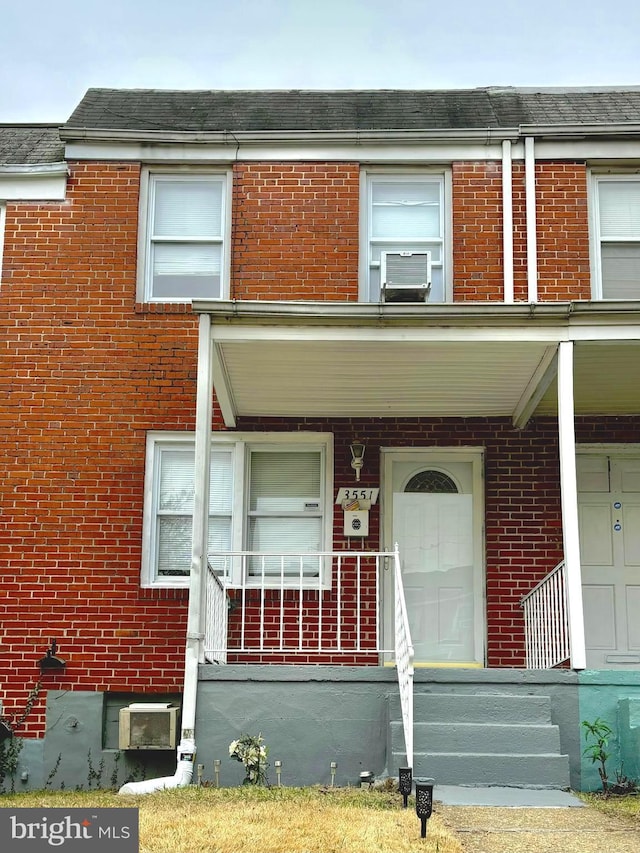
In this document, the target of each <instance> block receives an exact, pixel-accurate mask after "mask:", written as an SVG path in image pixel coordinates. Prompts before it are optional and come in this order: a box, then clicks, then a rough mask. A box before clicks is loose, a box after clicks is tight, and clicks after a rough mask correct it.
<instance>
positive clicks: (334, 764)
mask: <svg viewBox="0 0 640 853" xmlns="http://www.w3.org/2000/svg"><path fill="white" fill-rule="evenodd" d="M337 769H338V762H337V761H332V762H331V787H332V788H333V786H334V785H335V783H336V770H337Z"/></svg>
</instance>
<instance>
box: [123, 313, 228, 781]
mask: <svg viewBox="0 0 640 853" xmlns="http://www.w3.org/2000/svg"><path fill="white" fill-rule="evenodd" d="M211 361H212V360H211V318H210V316H209V315H208V314H201V315H200V320H199V337H198V385H197V396H196V438H195V477H194V486H195V489H194V491H195V494H194V502H193V536H192V546H191V573H190V575H189V612H188V615H187V639H186V648H185V663H184V687H183V691H182V731H181V738H180V745H179V746H178V766H177V768H176V772H175V774H174V775H173V776H165V777H162V778H160V779H145V780H144V781H142V782H128V783H127V784H126V785H123V786H122V788H120V791H119V793H120V794H149V793H152V792H153V791H159V790H162V789H163V788H181V787H184V786H185V785H189V784H190V783H191V780H192V778H193V766H194V761H195V755H196V741H195V729H196V700H197V695H198V667H199V665H200V664H201V663H204V620H205V617H206V595H207V585H206V577H207V542H208V533H209V530H208V528H209V472H210V466H211V418H212V414H213V374H212V369H211Z"/></svg>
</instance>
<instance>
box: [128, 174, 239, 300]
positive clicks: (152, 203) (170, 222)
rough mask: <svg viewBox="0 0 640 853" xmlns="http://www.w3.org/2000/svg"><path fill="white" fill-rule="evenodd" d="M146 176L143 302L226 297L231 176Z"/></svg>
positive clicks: (142, 241)
mask: <svg viewBox="0 0 640 853" xmlns="http://www.w3.org/2000/svg"><path fill="white" fill-rule="evenodd" d="M145 177H146V183H145V184H143V197H142V198H143V211H146V216H144V226H145V227H144V228H143V229H142V232H141V246H140V250H141V251H140V253H141V255H142V257H143V263H142V268H141V286H142V290H143V301H145V302H188V301H190V300H191V299H221V298H223V297H224V296H225V295H226V279H227V275H226V269H227V266H228V260H227V255H228V251H227V250H228V242H229V241H228V236H227V235H228V230H229V222H228V219H229V217H228V207H229V201H228V195H229V184H230V180H229V177H228V175H227V174H226V173H224V172H219V173H214V174H202V173H191V172H178V173H168V172H157V173H156V172H148V173H145ZM145 186H146V192H145V191H144V188H145Z"/></svg>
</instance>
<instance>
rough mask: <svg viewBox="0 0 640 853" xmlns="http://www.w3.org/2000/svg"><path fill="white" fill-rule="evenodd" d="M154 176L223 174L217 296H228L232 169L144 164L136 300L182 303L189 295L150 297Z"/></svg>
mask: <svg viewBox="0 0 640 853" xmlns="http://www.w3.org/2000/svg"><path fill="white" fill-rule="evenodd" d="M156 175H158V176H159V175H164V176H167V177H170V176H172V175H175V176H176V177H185V176H191V177H193V178H194V179H196V178H197V177H198V176H200V177H205V178H206V177H214V178H215V177H222V178H223V179H224V188H223V193H222V220H223V224H222V257H221V261H220V276H221V281H220V297H219V299H221V300H222V299H229V293H230V270H231V199H232V195H233V187H232V172H231V169H206V170H205V169H202V168H199V169H194V168H193V167H185V166H183V167H179V166H176V167H175V168H158V167H154V168H149V167H145V168H143V170H142V174H141V176H140V201H139V208H138V265H137V284H136V301H137V302H141V303H143V302H147V303H161V304H169V303H175V304H184V303H185V302H190V301H191V299H190V298H186V299H176V298H172V299H169V298H163V299H155V298H152V297H151V268H150V246H151V241H150V239H149V237H148V235H149V231H150V227H151V215H152V206H151V205H150V204H149V200H150V197H151V188H152V183H153V178H154V176H156Z"/></svg>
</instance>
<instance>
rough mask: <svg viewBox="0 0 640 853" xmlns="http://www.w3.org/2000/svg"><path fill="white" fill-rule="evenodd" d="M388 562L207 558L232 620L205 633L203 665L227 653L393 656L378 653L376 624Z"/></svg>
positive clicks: (355, 555) (367, 554) (371, 557)
mask: <svg viewBox="0 0 640 853" xmlns="http://www.w3.org/2000/svg"><path fill="white" fill-rule="evenodd" d="M393 557H394V554H393V552H392V553H385V552H371V551H360V552H358V551H337V552H319V553H313V554H309V553H305V554H286V555H282V554H275V553H266V552H256V551H233V552H225V553H216V554H210V555H209V564H210V566H211V567H212V569H211V572H210V583H212V581H211V576H212V577H214V578H215V579H216V580H217V581H218V583H219V584H220V585H221V586H222V587H224V590H225V591H226V594H227V596H228V605H229V611H230V612H229V622H228V626H227V630H226V631H225V632H222V631H221V630H220V629H218V628H216V629H215V630H214V629H210V628H209V626H208V625H207V630H206V639H205V655H206V657H207V659H209V658H211V657H214V658H216V659H218V658H219V657H220V656H221V655H226V653H227V652H228V653H230V654H234V655H267V654H278V653H281V654H282V655H287V656H290V655H307V656H310V655H314V654H315V655H323V654H324V655H328V654H331V655H334V654H337V655H347V654H359V653H369V652H371V653H373V654H382V653H384V652H387V653H391V652H392V649H390V648H389V649H385V648H384V647H383V641H382V628H381V619H380V618H379V617H380V610H381V579H382V572H383V569H384V566H385V562H384V561H385V560H386V559H388V558H391V559H393ZM208 597H209V596H208ZM211 598H212V599H213V598H215V596H214V595H212V596H211ZM209 618H210V617H209V614H207V620H209Z"/></svg>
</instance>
